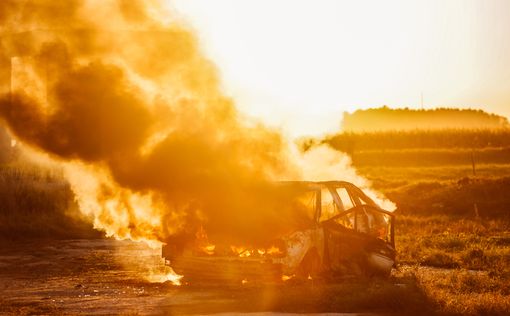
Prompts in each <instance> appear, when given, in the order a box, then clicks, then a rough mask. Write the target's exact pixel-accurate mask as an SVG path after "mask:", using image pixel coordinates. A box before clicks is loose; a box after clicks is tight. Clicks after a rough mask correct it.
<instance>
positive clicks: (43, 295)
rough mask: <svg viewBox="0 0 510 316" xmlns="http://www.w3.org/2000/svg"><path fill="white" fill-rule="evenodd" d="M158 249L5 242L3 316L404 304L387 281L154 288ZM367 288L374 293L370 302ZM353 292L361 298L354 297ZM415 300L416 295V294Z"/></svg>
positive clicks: (390, 309) (0, 282)
mask: <svg viewBox="0 0 510 316" xmlns="http://www.w3.org/2000/svg"><path fill="white" fill-rule="evenodd" d="M160 251H161V250H160V249H151V248H149V247H147V246H146V245H145V244H141V243H134V242H129V241H115V240H105V239H103V240H60V241H38V242H34V241H31V242H16V243H11V244H5V243H4V244H3V245H2V246H1V247H0V293H1V295H0V314H2V315H4V314H5V315H61V314H64V315H77V314H86V315H118V314H121V315H157V314H164V315H182V314H210V313H234V314H235V313H239V312H292V313H303V312H308V313H310V312H335V311H338V312H360V311H361V312H367V313H377V314H380V313H383V314H385V313H395V312H398V311H399V304H400V302H399V301H398V300H397V301H395V300H394V299H393V301H392V299H391V297H390V298H388V297H386V296H388V295H389V294H388V291H389V292H391V293H392V295H396V296H397V298H398V296H399V295H400V296H401V297H400V298H398V299H402V298H404V301H403V303H404V304H409V302H408V301H406V300H409V295H408V294H407V293H404V292H400V289H401V288H402V285H401V284H389V286H390V288H389V289H388V288H387V287H388V284H386V283H383V284H382V285H381V284H380V283H379V284H378V283H377V282H371V283H370V284H373V286H372V285H368V286H367V285H366V284H358V285H355V286H354V287H353V286H352V285H350V286H346V285H345V284H331V283H327V284H326V283H314V282H306V284H303V283H301V284H300V283H292V282H291V283H289V282H286V283H275V284H267V283H248V284H184V285H182V286H175V285H172V284H171V283H170V282H166V283H151V282H149V281H148V277H149V276H150V275H151V273H155V272H157V271H162V269H163V262H162V259H161V256H160ZM353 291H354V292H353ZM367 291H368V293H372V294H371V295H372V296H371V298H372V302H368V303H369V304H368V305H367V304H366V300H367V297H366V293H365V292H367ZM377 291H379V292H377ZM381 291H382V292H381ZM406 291H407V290H406ZM357 292H360V293H362V294H360V295H357V294H356V295H354V296H352V295H353V294H352V293H357ZM349 293H350V294H349ZM348 295H351V296H348ZM374 295H375V296H374ZM381 295H382V296H381ZM341 297H344V298H346V299H348V302H350V303H349V304H345V302H346V301H345V300H344V301H342V299H339V298H341ZM413 299H420V297H415V296H414V294H413V296H411V300H413ZM369 300H370V299H369ZM388 300H389V302H388ZM360 304H361V305H360ZM363 304H364V305H363Z"/></svg>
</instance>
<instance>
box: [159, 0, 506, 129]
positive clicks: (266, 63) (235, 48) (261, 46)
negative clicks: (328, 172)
mask: <svg viewBox="0 0 510 316" xmlns="http://www.w3.org/2000/svg"><path fill="white" fill-rule="evenodd" d="M168 1H169V2H170V5H171V6H173V7H174V8H175V9H176V10H177V11H178V12H179V13H180V14H181V15H182V16H183V18H184V19H185V20H187V21H188V22H189V24H191V25H192V27H193V28H195V29H196V31H197V33H198V34H199V37H200V40H201V43H202V45H203V49H204V50H205V52H206V54H207V55H208V56H209V57H210V58H211V59H212V60H213V61H214V62H215V63H216V64H217V65H218V68H219V70H220V72H221V75H222V79H223V82H224V88H225V91H226V93H227V94H229V95H232V96H233V97H235V98H236V100H237V101H238V105H239V107H240V108H241V110H242V111H243V112H244V113H247V114H248V115H250V116H253V117H258V118H261V119H263V120H264V121H265V122H266V123H268V124H270V125H273V126H283V128H284V130H285V131H286V132H287V133H288V134H290V135H293V136H298V135H316V134H320V133H323V132H327V131H334V130H337V129H338V127H339V123H340V119H341V114H342V112H343V111H353V110H355V109H357V108H367V107H374V106H381V105H384V104H387V105H389V106H391V107H402V106H409V107H413V108H419V107H421V98H420V95H421V93H423V99H424V107H425V108H429V107H436V106H455V107H472V108H481V109H484V110H487V111H489V112H495V113H498V114H502V115H505V116H510V1H508V0H490V1H487V0H478V1H470V0H448V1H444V0H443V1H441V0H439V1H435V0H423V1H409V0H401V1H340V0H302V1H297V0H278V1H275V0H253V1H248V0H245V1H239V0H215V1H211V0H168Z"/></svg>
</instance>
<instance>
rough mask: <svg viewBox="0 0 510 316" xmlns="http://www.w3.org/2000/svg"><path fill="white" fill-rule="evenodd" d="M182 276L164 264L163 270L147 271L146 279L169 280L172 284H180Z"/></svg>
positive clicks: (161, 281) (159, 281) (155, 280)
mask: <svg viewBox="0 0 510 316" xmlns="http://www.w3.org/2000/svg"><path fill="white" fill-rule="evenodd" d="M183 277H184V276H182V275H179V274H177V273H175V271H174V270H173V269H172V268H171V267H169V266H165V269H164V271H161V272H149V275H148V276H147V281H149V282H151V283H165V282H170V283H171V284H172V285H175V286H181V285H182V283H181V280H182V278H183Z"/></svg>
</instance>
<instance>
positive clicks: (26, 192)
mask: <svg viewBox="0 0 510 316" xmlns="http://www.w3.org/2000/svg"><path fill="white" fill-rule="evenodd" d="M77 207H78V206H77V204H76V202H75V201H74V194H73V192H72V191H71V188H70V187H69V184H68V183H67V181H66V180H65V179H64V177H63V175H62V172H61V171H59V170H51V169H48V168H44V167H41V166H38V165H34V164H31V163H29V162H16V163H14V162H13V163H7V164H0V240H2V241H4V242H5V241H9V240H16V239H27V238H90V237H95V238H98V237H100V236H101V235H100V234H99V233H98V232H97V231H95V230H93V228H92V227H91V225H90V223H89V222H88V221H86V220H85V219H84V218H81V217H79V215H78V214H80V212H79V211H78V209H77Z"/></svg>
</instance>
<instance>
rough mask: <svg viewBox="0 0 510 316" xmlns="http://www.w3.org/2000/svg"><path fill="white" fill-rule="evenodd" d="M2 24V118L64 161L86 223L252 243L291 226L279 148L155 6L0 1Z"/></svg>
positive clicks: (185, 33)
mask: <svg viewBox="0 0 510 316" xmlns="http://www.w3.org/2000/svg"><path fill="white" fill-rule="evenodd" d="M0 21H2V22H0V34H1V35H0V36H1V38H0V66H1V71H0V76H1V77H0V80H1V81H0V84H1V90H0V93H1V96H0V117H1V118H2V119H3V120H4V121H5V123H6V125H7V126H8V128H9V129H10V131H11V132H12V133H13V134H14V135H15V136H16V137H17V138H18V139H19V140H21V141H22V142H24V143H25V144H27V145H29V146H31V147H32V148H34V149H35V150H36V151H40V152H44V153H46V154H49V155H50V156H51V157H52V159H54V160H56V161H58V162H59V163H60V164H61V165H62V166H63V167H64V169H65V170H66V174H67V177H68V179H69V181H70V183H71V185H72V188H73V191H74V192H75V194H76V197H77V201H78V203H79V205H80V209H81V211H82V212H83V213H85V214H88V215H90V216H91V217H92V218H93V219H94V225H95V227H96V228H98V229H101V230H104V231H105V232H106V233H107V234H108V235H113V236H116V237H117V238H131V239H135V240H146V241H162V240H166V239H167V238H168V237H169V236H173V235H175V234H187V233H189V234H192V233H193V232H194V231H195V230H196V229H197V227H198V226H200V225H204V226H205V227H206V230H207V231H208V232H209V233H211V234H212V235H215V234H216V235H218V236H220V237H218V238H227V237H226V236H231V237H232V236H234V237H235V238H236V239H238V240H241V241H243V242H247V241H254V242H258V241H261V240H262V239H263V238H266V237H267V238H269V237H271V236H274V235H275V234H278V233H280V232H282V231H283V230H285V229H286V227H288V226H289V224H292V222H293V221H294V222H300V221H301V220H302V219H300V218H298V216H295V215H296V212H295V210H294V211H292V210H291V209H290V208H289V207H288V206H285V205H283V204H282V202H281V201H284V199H282V196H281V195H280V194H282V193H281V192H280V193H278V194H277V193H275V192H276V191H275V190H274V184H273V182H274V181H275V180H278V179H282V178H293V179H297V178H299V177H300V176H302V173H301V172H300V171H299V168H298V166H299V164H298V163H296V161H295V159H293V158H291V157H292V155H291V151H290V150H289V145H288V144H287V142H286V140H285V139H284V138H283V137H282V135H281V134H280V133H278V131H275V130H271V129H269V128H267V127H264V126H263V125H261V124H260V123H257V122H253V121H251V120H248V119H246V118H244V117H243V115H242V114H241V113H239V112H238V111H237V109H236V107H235V105H234V103H233V100H231V99H230V98H229V97H227V96H226V95H225V94H224V93H223V91H222V87H221V82H220V80H219V78H218V72H217V70H216V68H215V66H214V64H213V63H212V62H211V61H209V60H208V59H207V58H205V57H204V55H203V54H202V53H201V51H200V47H199V43H198V42H197V38H196V37H195V35H194V33H193V31H192V30H191V29H190V28H189V27H188V26H187V25H185V24H184V23H183V22H182V21H180V20H179V18H178V16H177V15H176V14H175V13H174V12H172V11H171V10H170V9H169V8H167V7H165V3H162V2H160V1H151V0H148V1H142V0H137V1H134V0H133V1H128V0H117V1H114V0H111V1H102V0H95V1H94V0H70V1H52V0H28V1H20V0H4V1H2V2H1V3H0ZM314 163H320V162H317V161H315V162H314ZM343 167H346V168H350V167H348V166H347V165H343ZM340 176H341V174H339V175H338V176H337V175H331V178H337V177H340ZM356 177H357V176H356ZM347 180H351V181H352V179H347ZM275 209H278V212H275ZM291 215H292V216H291Z"/></svg>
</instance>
